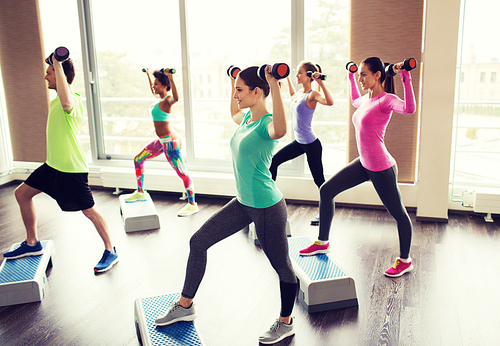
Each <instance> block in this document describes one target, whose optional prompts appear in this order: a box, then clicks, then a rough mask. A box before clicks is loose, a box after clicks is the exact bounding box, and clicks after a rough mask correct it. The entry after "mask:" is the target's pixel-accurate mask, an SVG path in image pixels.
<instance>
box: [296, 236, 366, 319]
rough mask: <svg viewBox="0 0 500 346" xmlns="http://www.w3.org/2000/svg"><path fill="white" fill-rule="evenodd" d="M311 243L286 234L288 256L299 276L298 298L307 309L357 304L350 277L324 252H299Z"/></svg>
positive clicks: (304, 238) (317, 309) (331, 308)
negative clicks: (305, 254)
mask: <svg viewBox="0 0 500 346" xmlns="http://www.w3.org/2000/svg"><path fill="white" fill-rule="evenodd" d="M311 244H312V241H311V240H309V239H308V238H307V237H291V238H288V246H289V251H290V259H291V260H292V266H293V269H294V271H295V275H296V276H297V278H298V279H299V288H300V291H299V301H300V303H301V304H302V305H303V306H304V308H306V309H307V312H309V313H311V312H318V311H326V310H334V309H340V308H347V307H353V306H358V298H357V297H356V288H355V287H354V280H353V279H352V278H351V277H349V276H348V275H347V274H346V272H345V271H344V270H342V269H341V268H340V267H339V266H338V265H337V264H336V263H335V262H334V261H333V260H332V259H331V258H330V257H328V256H327V255H325V254H320V255H315V256H301V255H300V254H299V250H301V249H303V248H305V247H307V246H309V245H311Z"/></svg>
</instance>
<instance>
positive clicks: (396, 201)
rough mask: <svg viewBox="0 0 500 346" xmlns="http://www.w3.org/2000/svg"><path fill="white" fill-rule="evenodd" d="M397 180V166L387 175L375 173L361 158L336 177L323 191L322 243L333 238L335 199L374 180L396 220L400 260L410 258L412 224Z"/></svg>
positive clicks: (321, 190)
mask: <svg viewBox="0 0 500 346" xmlns="http://www.w3.org/2000/svg"><path fill="white" fill-rule="evenodd" d="M397 176H398V169H397V166H396V165H394V166H392V167H391V168H388V169H386V170H383V171H379V172H373V171H370V170H368V169H366V168H364V167H363V166H362V165H361V162H360V160H359V157H358V158H357V159H355V160H353V161H352V162H351V163H349V164H348V165H347V166H345V167H344V168H343V169H342V170H340V171H339V172H338V173H336V174H335V175H334V176H333V177H331V178H330V180H328V181H327V182H326V183H324V184H323V185H322V186H321V188H320V190H319V194H320V201H319V238H318V239H319V240H323V241H326V240H328V238H329V234H330V228H331V225H332V220H333V214H334V210H335V203H334V201H333V199H334V198H335V196H337V195H338V194H339V193H341V192H342V191H345V190H347V189H350V188H351V187H354V186H356V185H359V184H361V183H363V182H365V181H368V180H371V181H372V183H373V186H374V187H375V190H376V191H377V194H378V196H379V197H380V200H381V201H382V203H383V204H384V206H385V208H386V209H387V211H388V212H389V213H390V214H391V215H392V217H393V218H394V219H396V222H397V225H398V234H399V251H400V257H401V258H408V256H409V254H410V246H411V236H412V224H411V220H410V217H409V216H408V213H407V211H406V208H405V206H404V205H403V202H402V200H401V193H400V192H399V188H398V184H397Z"/></svg>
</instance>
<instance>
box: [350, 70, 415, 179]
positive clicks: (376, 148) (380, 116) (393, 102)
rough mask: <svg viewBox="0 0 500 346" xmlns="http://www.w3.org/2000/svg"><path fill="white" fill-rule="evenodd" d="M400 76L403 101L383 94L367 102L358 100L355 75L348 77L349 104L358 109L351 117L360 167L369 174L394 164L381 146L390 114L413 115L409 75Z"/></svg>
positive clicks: (413, 99)
mask: <svg viewBox="0 0 500 346" xmlns="http://www.w3.org/2000/svg"><path fill="white" fill-rule="evenodd" d="M399 75H400V76H401V80H402V82H403V88H404V94H405V99H404V100H401V99H400V98H399V97H398V96H396V95H394V94H388V93H386V92H383V93H381V94H380V95H377V96H376V97H374V98H369V94H366V95H364V96H361V95H360V93H359V89H358V84H357V82H356V80H355V78H354V73H349V80H350V82H351V103H352V105H353V106H354V107H356V108H357V110H356V111H355V112H354V114H353V116H352V122H353V124H354V129H355V133H356V144H357V147H358V152H359V157H360V160H361V165H362V166H363V167H365V168H366V169H369V170H370V171H374V172H378V171H383V170H385V169H387V168H390V167H392V166H394V165H395V164H396V160H394V158H393V157H392V156H391V154H390V153H389V151H388V150H387V148H386V146H385V143H384V135H385V130H386V128H387V124H389V121H390V120H391V116H392V112H393V111H394V112H397V113H401V114H412V113H414V112H415V109H416V106H415V95H414V94H413V87H412V85H411V75H410V72H408V71H406V70H405V71H402V72H401V73H400V74H399Z"/></svg>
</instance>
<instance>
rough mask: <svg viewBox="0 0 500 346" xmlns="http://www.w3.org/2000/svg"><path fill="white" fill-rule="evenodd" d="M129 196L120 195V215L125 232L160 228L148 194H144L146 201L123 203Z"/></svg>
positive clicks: (158, 219)
mask: <svg viewBox="0 0 500 346" xmlns="http://www.w3.org/2000/svg"><path fill="white" fill-rule="evenodd" d="M128 196H130V194H128V195H120V197H119V198H120V214H121V215H122V219H123V227H124V228H125V232H127V233H130V232H137V231H146V230H150V229H158V228H160V218H159V216H158V213H157V212H156V207H155V205H154V203H153V200H152V199H151V196H150V195H149V193H147V192H146V199H145V200H141V201H136V202H129V203H127V202H125V198H127V197H128Z"/></svg>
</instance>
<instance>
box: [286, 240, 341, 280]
mask: <svg viewBox="0 0 500 346" xmlns="http://www.w3.org/2000/svg"><path fill="white" fill-rule="evenodd" d="M309 245H311V241H310V240H309V238H307V237H291V238H288V246H289V251H290V258H291V259H292V260H294V261H295V263H297V265H299V266H300V268H302V270H303V271H304V273H305V274H306V275H307V276H308V277H309V278H310V279H311V280H312V281H317V280H325V279H332V278H342V277H346V276H347V274H346V273H345V272H344V271H343V270H342V269H340V268H339V267H338V266H337V265H336V264H335V262H333V260H331V259H330V258H329V257H328V256H327V255H325V254H319V255H314V256H301V255H300V253H299V250H302V249H303V248H305V247H308V246H309Z"/></svg>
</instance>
